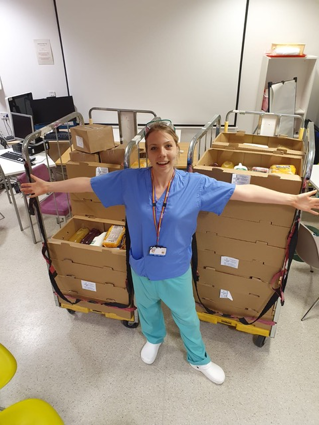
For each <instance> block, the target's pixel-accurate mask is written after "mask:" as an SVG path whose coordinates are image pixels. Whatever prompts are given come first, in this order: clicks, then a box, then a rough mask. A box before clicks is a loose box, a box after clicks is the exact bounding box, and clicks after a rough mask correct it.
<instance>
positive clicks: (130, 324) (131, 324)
mask: <svg viewBox="0 0 319 425" xmlns="http://www.w3.org/2000/svg"><path fill="white" fill-rule="evenodd" d="M122 324H123V325H124V326H125V327H126V328H131V329H135V328H137V327H138V322H129V321H128V320H122Z"/></svg>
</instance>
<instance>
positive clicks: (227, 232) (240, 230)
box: [196, 213, 289, 248]
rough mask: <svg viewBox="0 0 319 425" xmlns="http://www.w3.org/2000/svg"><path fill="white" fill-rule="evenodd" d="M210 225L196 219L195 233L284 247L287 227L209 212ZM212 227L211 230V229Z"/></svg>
mask: <svg viewBox="0 0 319 425" xmlns="http://www.w3.org/2000/svg"><path fill="white" fill-rule="evenodd" d="M210 222H211V226H210V227H207V222H206V223H205V222H204V221H202V220H198V221H197V231H196V233H197V234H198V233H204V234H206V236H207V237H213V235H214V234H217V235H218V236H223V237H226V238H230V239H239V240H242V241H248V242H257V241H259V242H265V243H266V244H268V245H271V246H275V247H278V248H285V247H286V244H287V236H288V231H289V229H288V228H287V227H280V226H274V225H273V224H269V223H263V222H261V223H255V222H253V221H243V220H237V219H234V218H228V217H222V216H219V217H218V216H217V215H215V214H213V213H211V217H210ZM212 229H213V232H211V230H212Z"/></svg>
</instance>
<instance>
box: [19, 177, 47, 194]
mask: <svg viewBox="0 0 319 425" xmlns="http://www.w3.org/2000/svg"><path fill="white" fill-rule="evenodd" d="M31 177H32V180H33V181H34V182H33V183H22V184H21V190H22V192H23V193H24V194H25V195H30V198H35V197H37V196H40V195H43V194H44V193H48V192H49V185H48V182H46V181H45V180H41V179H39V177H36V176H34V175H33V174H31Z"/></svg>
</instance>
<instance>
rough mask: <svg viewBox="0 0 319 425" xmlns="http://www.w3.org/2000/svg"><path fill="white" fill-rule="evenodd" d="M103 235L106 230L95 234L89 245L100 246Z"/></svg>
mask: <svg viewBox="0 0 319 425" xmlns="http://www.w3.org/2000/svg"><path fill="white" fill-rule="evenodd" d="M105 235H106V232H102V233H101V234H100V235H99V236H95V238H94V239H93V241H92V242H91V243H90V245H92V246H102V243H103V240H104V238H105Z"/></svg>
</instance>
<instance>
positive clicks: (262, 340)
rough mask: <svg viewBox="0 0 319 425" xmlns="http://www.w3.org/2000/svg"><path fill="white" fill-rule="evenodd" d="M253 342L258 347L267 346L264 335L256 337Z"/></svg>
mask: <svg viewBox="0 0 319 425" xmlns="http://www.w3.org/2000/svg"><path fill="white" fill-rule="evenodd" d="M253 342H254V344H255V345H256V346H257V347H259V348H261V347H263V346H264V345H265V342H266V337H265V336H262V335H254V336H253Z"/></svg>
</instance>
